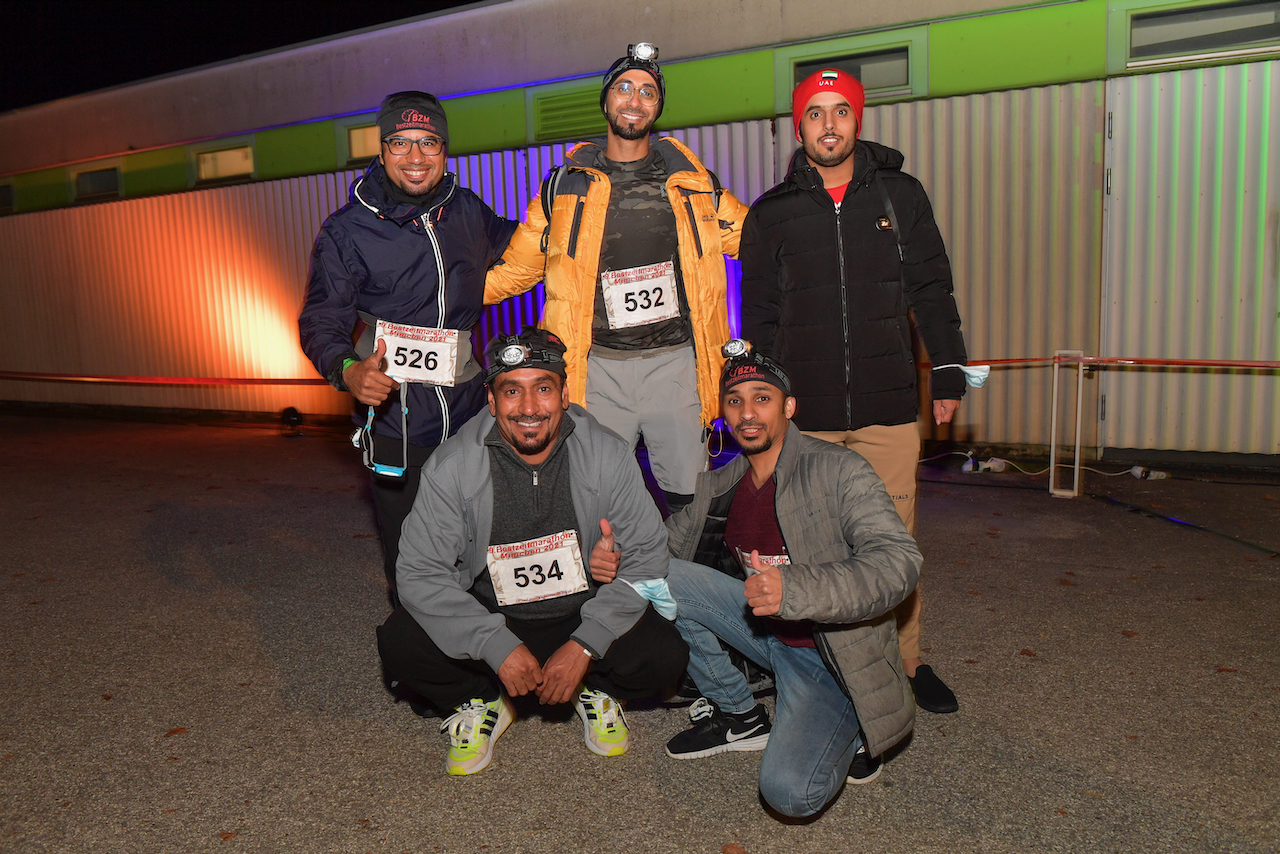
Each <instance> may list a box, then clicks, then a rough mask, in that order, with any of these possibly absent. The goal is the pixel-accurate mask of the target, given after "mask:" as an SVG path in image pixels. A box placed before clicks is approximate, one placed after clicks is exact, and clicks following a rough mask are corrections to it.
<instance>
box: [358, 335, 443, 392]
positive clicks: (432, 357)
mask: <svg viewBox="0 0 1280 854" xmlns="http://www.w3.org/2000/svg"><path fill="white" fill-rule="evenodd" d="M375 335H376V338H375V341H374V346H375V347H376V346H377V342H378V341H383V342H385V343H386V345H387V369H386V374H387V376H389V377H391V378H392V379H393V380H396V381H397V382H402V383H430V384H431V385H444V386H452V385H453V383H454V372H455V370H456V369H457V365H458V330H456V329H434V328H432V327H429V326H411V325H409V324H407V323H392V322H390V321H387V320H381V319H379V320H378V325H377V329H376V330H375Z"/></svg>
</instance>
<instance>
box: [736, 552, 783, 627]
mask: <svg viewBox="0 0 1280 854" xmlns="http://www.w3.org/2000/svg"><path fill="white" fill-rule="evenodd" d="M751 568H752V569H754V570H755V571H756V572H755V574H754V575H752V576H750V577H748V578H747V586H746V591H745V592H746V595H747V604H748V605H750V606H751V613H753V614H755V615H756V616H757V617H772V616H773V615H774V614H776V613H778V609H779V608H781V607H782V570H781V569H779V568H778V567H776V566H768V565H766V564H762V563H760V552H758V551H755V550H752V552H751Z"/></svg>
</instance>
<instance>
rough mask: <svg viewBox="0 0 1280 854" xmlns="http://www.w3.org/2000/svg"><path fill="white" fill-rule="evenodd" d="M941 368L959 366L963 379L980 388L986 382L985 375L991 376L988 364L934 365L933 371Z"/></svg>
mask: <svg viewBox="0 0 1280 854" xmlns="http://www.w3.org/2000/svg"><path fill="white" fill-rule="evenodd" d="M943 368H959V369H960V371H961V373H963V374H964V381H965V382H966V383H968V384H969V385H970V386H971V387H973V388H982V386H983V385H985V384H986V382H987V377H989V376H991V366H990V365H934V366H933V369H934V370H935V371H940V370H942V369H943Z"/></svg>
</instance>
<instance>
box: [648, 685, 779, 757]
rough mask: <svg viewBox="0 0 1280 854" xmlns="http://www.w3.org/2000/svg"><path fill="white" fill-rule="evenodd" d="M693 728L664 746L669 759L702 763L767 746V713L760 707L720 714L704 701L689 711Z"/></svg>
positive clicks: (713, 705)
mask: <svg viewBox="0 0 1280 854" xmlns="http://www.w3.org/2000/svg"><path fill="white" fill-rule="evenodd" d="M689 721H690V722H691V723H692V724H693V726H692V727H690V728H689V729H687V730H685V731H684V732H682V733H680V734H679V735H677V736H676V737H675V738H673V739H671V740H670V741H668V742H667V755H668V756H670V757H671V758H672V759H703V758H705V757H707V756H715V755H716V754H717V753H725V752H727V751H730V750H764V748H765V745H766V744H768V743H769V728H770V727H769V712H768V710H767V709H765V707H764V705H762V704H761V703H756V707H755V708H754V709H752V710H751V711H749V712H743V713H742V714H737V715H732V714H728V713H726V712H722V711H720V709H719V707H718V706H716V704H715V703H713V702H711V701H710V700H708V699H707V698H706V697H700V698H698V701H697V702H695V703H694V704H693V707H692V708H691V709H689Z"/></svg>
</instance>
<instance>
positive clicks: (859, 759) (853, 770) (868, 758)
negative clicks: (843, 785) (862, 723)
mask: <svg viewBox="0 0 1280 854" xmlns="http://www.w3.org/2000/svg"><path fill="white" fill-rule="evenodd" d="M883 770H884V763H883V762H881V761H880V757H878V756H872V755H871V754H870V753H868V752H867V746H866V745H865V744H863V745H861V746H860V747H859V748H858V752H857V753H855V754H853V762H852V763H851V764H850V765H849V776H848V777H847V778H846V779H847V780H848V781H849V782H850V783H852V784H853V785H855V786H861V785H862V784H863V783H870V782H871V781H872V780H874V779H875V778H877V777H879V776H880V772H881V771H883Z"/></svg>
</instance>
